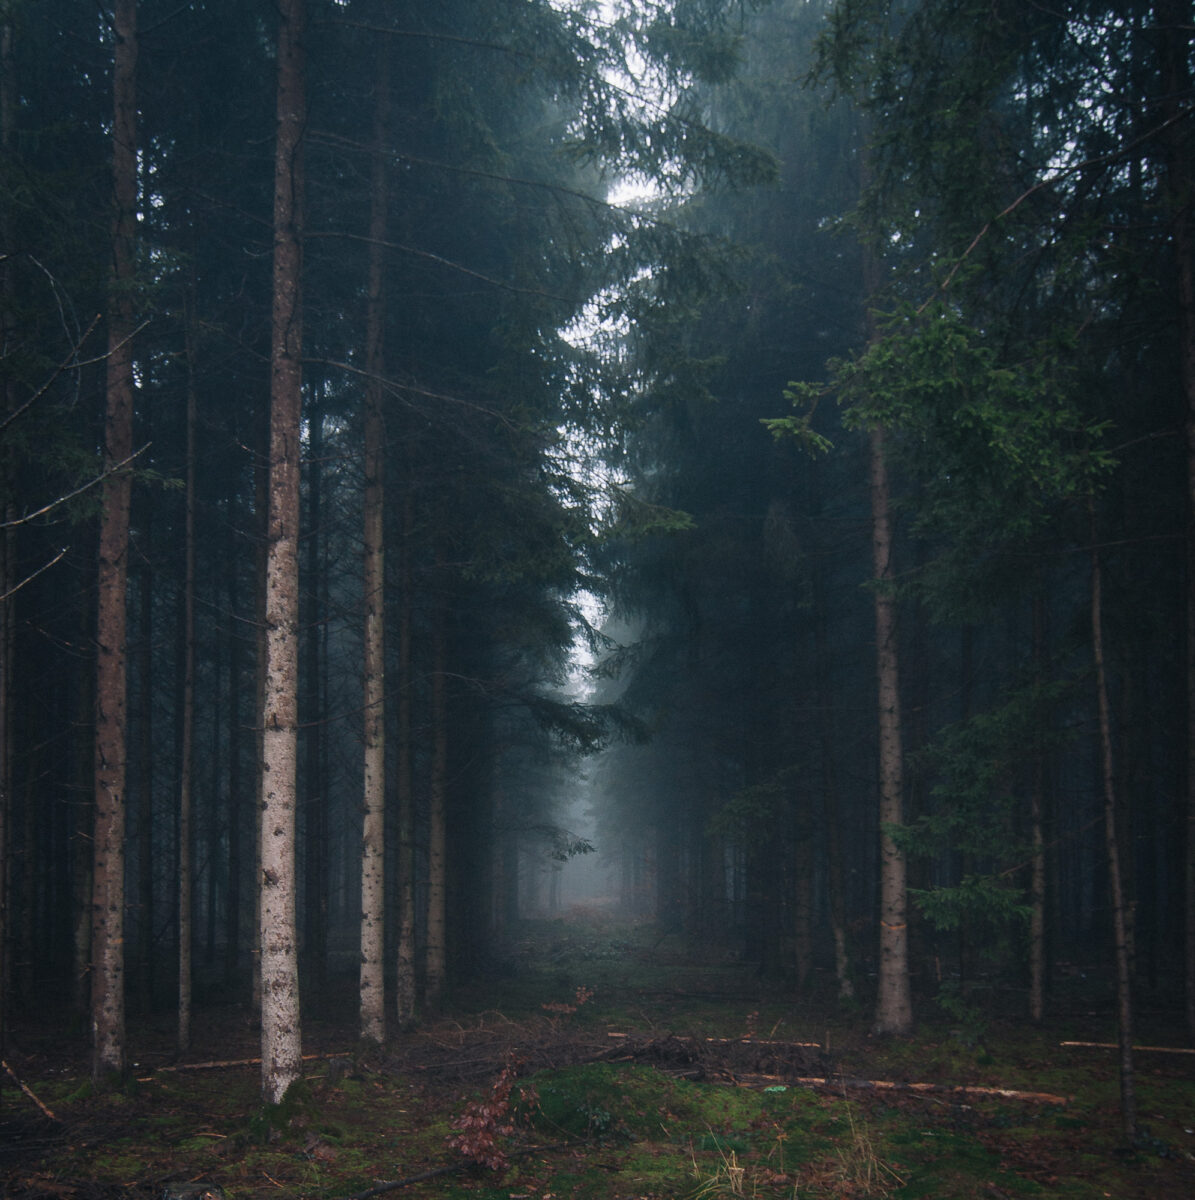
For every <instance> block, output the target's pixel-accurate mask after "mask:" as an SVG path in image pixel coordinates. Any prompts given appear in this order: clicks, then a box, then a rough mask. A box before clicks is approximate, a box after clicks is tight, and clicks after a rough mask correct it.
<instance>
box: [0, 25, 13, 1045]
mask: <svg viewBox="0 0 1195 1200" xmlns="http://www.w3.org/2000/svg"><path fill="white" fill-rule="evenodd" d="M12 7H13V6H12V5H11V4H4V5H3V6H2V7H0V172H3V174H0V188H4V187H6V186H7V185H8V183H9V180H8V179H7V178H6V176H7V168H8V164H9V163H10V162H11V157H12V153H13V142H14V137H15V133H16V115H17V87H16V61H15V58H16V56H15V53H14V46H13V38H14V29H13V12H12ZM0 211H2V212H3V218H2V220H3V224H2V225H0V244H2V245H4V246H11V245H12V244H13V241H12V230H11V229H10V227H9V221H8V208H7V206H4V207H3V209H2V210H0ZM15 302H16V284H15V280H14V278H13V266H12V264H11V263H10V262H9V261H8V260H7V259H5V261H4V262H0V338H2V339H3V344H4V345H7V344H8V338H9V333H10V331H11V329H12V327H13V324H14V321H15V312H14V305H15ZM15 405H16V396H15V394H14V392H13V387H12V383H11V380H10V379H9V378H8V376H7V375H5V378H4V384H3V393H2V394H0V414H2V415H3V416H4V417H5V418H7V417H8V416H9V414H10V413H11V412H12V411H13V409H14V407H15ZM14 482H15V481H14V479H13V460H12V455H11V454H10V452H9V451H8V449H7V448H5V449H4V451H3V458H2V459H0V513H2V514H3V519H4V522H5V525H6V528H5V529H4V530H3V531H0V1056H3V1055H4V1054H5V1052H6V1050H7V1044H8V998H9V995H10V992H9V986H10V983H11V980H10V978H9V953H8V950H9V945H10V939H11V928H10V924H9V922H10V919H11V911H12V910H11V907H10V904H9V894H10V893H9V854H10V853H11V845H10V835H9V831H10V829H11V821H12V784H13V774H12V710H11V705H10V700H11V690H10V689H11V685H12V650H13V627H14V621H13V614H12V604H13V601H12V598H11V597H10V596H9V589H10V588H11V587H13V586H14V584H15V582H16V581H15V579H14V574H15V566H16V530H15V528H12V527H11V526H8V522H9V521H11V520H12V519H13V517H14V516H15V515H16V510H15V507H14V503H13V486H14Z"/></svg>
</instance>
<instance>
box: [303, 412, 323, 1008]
mask: <svg viewBox="0 0 1195 1200" xmlns="http://www.w3.org/2000/svg"><path fill="white" fill-rule="evenodd" d="M309 407H310V410H311V411H310V412H309V414H308V417H307V430H308V435H307V436H308V446H309V450H310V453H309V456H308V466H307V534H306V549H307V588H306V596H307V604H306V608H307V618H306V620H304V621H302V622H301V623H302V626H303V629H304V637H305V639H306V640H305V654H304V656H303V657H304V670H303V672H302V674H303V676H304V684H303V709H304V711H303V712H302V714H301V722H300V723H301V725H302V726H303V735H302V743H303V757H304V764H305V765H304V772H303V783H304V793H305V802H304V810H305V811H304V833H305V842H304V850H305V853H304V862H305V866H306V870H305V873H304V875H305V879H304V895H305V901H306V903H305V904H304V909H303V915H304V931H305V934H306V936H305V938H304V942H305V946H304V949H305V966H306V970H307V978H308V979H309V980H310V982H311V985H312V988H313V990H314V992H315V994H316V995H317V996H321V995H323V992H324V988H325V985H326V983H327V970H326V967H327V961H328V955H327V948H328V947H327V943H328V937H327V927H328V895H327V887H326V880H327V829H326V825H327V814H328V804H327V778H326V772H325V762H326V758H325V753H324V751H325V741H324V737H325V726H324V722H323V697H324V695H325V692H326V687H325V676H326V670H325V668H326V662H327V660H326V655H325V653H324V650H325V632H324V631H325V625H324V616H325V613H326V612H327V606H326V605H325V603H324V592H323V583H324V582H325V581H326V579H327V573H326V572H325V571H323V570H321V566H322V562H321V547H322V545H323V475H324V466H323V457H324V406H323V396H322V393H321V392H320V391H319V390H318V389H317V391H316V394H315V395H314V396H313V398H312V403H311V405H310V406H309Z"/></svg>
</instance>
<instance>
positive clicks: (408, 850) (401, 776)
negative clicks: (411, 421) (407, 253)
mask: <svg viewBox="0 0 1195 1200" xmlns="http://www.w3.org/2000/svg"><path fill="white" fill-rule="evenodd" d="M414 525H415V502H414V497H413V495H412V493H411V492H410V491H409V490H408V492H407V494H406V496H405V497H404V499H403V515H402V560H401V562H400V563H399V573H398V726H397V729H396V730H395V736H396V738H397V741H398V745H397V751H398V763H397V773H398V780H397V788H396V790H397V796H396V799H397V802H398V945H397V949H396V954H395V957H396V963H395V966H396V972H395V982H394V1009H395V1017H396V1018H397V1021H398V1027H399V1028H400V1029H407V1028H409V1027H410V1026H412V1025H413V1024H414V1023H415V1004H416V985H415V787H414V777H413V740H412V736H411V687H412V681H411V645H412V639H411V611H412V578H411V544H412V539H413V533H414Z"/></svg>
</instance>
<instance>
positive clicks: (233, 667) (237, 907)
mask: <svg viewBox="0 0 1195 1200" xmlns="http://www.w3.org/2000/svg"><path fill="white" fill-rule="evenodd" d="M227 583H228V612H229V616H230V620H229V627H228V700H227V704H228V898H227V903H226V906H225V909H224V978H225V982H226V983H231V982H232V980H233V979H234V978H235V976H236V970H237V965H238V963H239V961H240V938H241V847H242V845H243V838H242V836H241V825H242V821H241V813H242V812H243V811H244V809H243V807H242V796H241V789H242V787H243V782H242V780H243V771H242V752H241V746H242V740H243V736H244V734H243V729H242V717H241V705H240V695H241V673H242V670H243V660H242V646H241V637H240V633H239V632H238V630H237V628H236V620H237V608H238V596H239V590H238V587H237V571H236V569H235V568H233V569H232V570H230V571H229V572H228V578H227Z"/></svg>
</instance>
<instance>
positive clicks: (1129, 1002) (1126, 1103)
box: [1091, 521, 1137, 1145]
mask: <svg viewBox="0 0 1195 1200" xmlns="http://www.w3.org/2000/svg"><path fill="white" fill-rule="evenodd" d="M1094 529H1095V523H1094V521H1093V522H1092V532H1093V534H1094ZM1093 544H1094V538H1093ZM1091 652H1092V658H1093V660H1094V665H1095V682H1096V702H1097V707H1098V713H1099V734H1100V768H1101V772H1100V773H1101V780H1102V783H1103V792H1104V848H1105V852H1106V854H1107V861H1108V890H1109V892H1110V899H1111V904H1112V950H1113V955H1114V959H1115V967H1116V1016H1117V1034H1118V1043H1119V1047H1120V1121H1121V1129H1122V1131H1123V1133H1124V1136H1125V1141H1126V1143H1127V1144H1128V1145H1132V1144H1133V1143H1134V1142H1135V1141H1136V1139H1137V1089H1136V1076H1135V1071H1134V1067H1133V978H1132V963H1131V961H1130V955H1129V933H1128V921H1127V920H1126V902H1125V894H1124V879H1123V874H1122V871H1121V864H1120V838H1119V836H1118V835H1117V830H1116V776H1115V773H1114V771H1113V763H1112V717H1111V713H1110V711H1109V705H1108V672H1107V665H1106V659H1105V655H1104V632H1103V569H1102V565H1101V563H1100V555H1099V551H1098V550H1094V549H1093V551H1092V555H1091Z"/></svg>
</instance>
